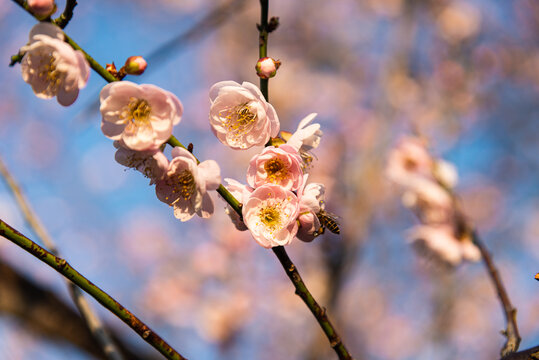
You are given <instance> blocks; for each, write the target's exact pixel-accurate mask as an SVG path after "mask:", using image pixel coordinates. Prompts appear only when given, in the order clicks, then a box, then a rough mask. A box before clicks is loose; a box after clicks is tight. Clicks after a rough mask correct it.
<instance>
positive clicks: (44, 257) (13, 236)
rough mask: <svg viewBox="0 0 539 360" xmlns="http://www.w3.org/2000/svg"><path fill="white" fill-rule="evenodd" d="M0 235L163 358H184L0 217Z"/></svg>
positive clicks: (131, 315)
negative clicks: (73, 286)
mask: <svg viewBox="0 0 539 360" xmlns="http://www.w3.org/2000/svg"><path fill="white" fill-rule="evenodd" d="M0 235H1V236H3V237H5V238H6V239H8V240H10V241H11V242H13V243H15V244H16V245H18V246H19V247H21V248H22V249H24V250H26V251H27V252H29V253H30V254H32V255H33V256H35V257H36V258H37V259H39V260H41V261H43V262H44V263H46V264H47V265H49V266H50V267H52V268H53V269H55V270H56V271H58V272H59V273H60V274H62V275H64V276H65V277H66V278H67V279H69V280H71V281H72V282H74V283H75V284H76V285H77V286H79V287H80V288H81V289H82V290H84V291H86V292H87V293H88V294H90V295H91V296H92V297H93V298H94V299H96V300H97V301H98V302H99V303H100V304H101V305H103V306H104V307H106V308H107V309H109V310H110V311H111V312H112V313H114V314H115V315H116V316H118V317H119V318H120V319H121V320H122V321H123V322H124V323H126V324H127V325H129V327H130V328H132V329H133V330H134V331H135V332H136V333H137V334H139V335H140V336H141V337H142V338H143V339H144V340H145V341H146V342H147V343H149V344H150V345H152V346H153V347H154V348H155V349H157V350H158V351H159V352H160V353H161V354H163V355H164V356H165V357H166V358H167V359H171V360H182V359H185V358H184V357H183V356H181V355H180V354H179V353H178V352H177V351H176V350H175V349H174V348H172V347H171V346H170V345H169V344H168V343H167V342H166V341H165V340H163V339H162V338H161V337H160V336H159V335H158V334H157V333H155V332H154V331H153V330H152V329H150V328H149V327H148V326H147V325H146V324H144V323H143V322H142V321H141V320H140V319H139V318H137V317H136V316H135V315H134V314H133V313H131V312H130V311H129V310H127V309H126V308H125V307H124V306H122V305H121V304H120V303H118V302H117V301H116V300H115V299H113V298H112V297H111V296H110V295H109V294H107V293H106V292H104V291H103V290H101V289H100V288H98V287H97V286H95V285H94V284H93V283H92V282H91V281H90V280H88V279H87V278H85V277H84V276H83V275H82V274H81V273H79V272H78V271H77V270H76V269H75V268H73V267H72V266H71V265H69V263H68V262H67V261H66V260H65V259H62V258H60V257H58V256H55V255H53V254H51V253H50V252H49V251H47V250H46V249H44V248H43V247H41V246H39V245H38V244H36V243H35V242H33V241H32V240H30V239H28V238H27V237H26V236H24V235H22V234H21V233H20V232H18V231H17V230H15V229H13V228H12V227H11V226H9V225H8V224H6V223H5V222H4V221H3V220H1V219H0Z"/></svg>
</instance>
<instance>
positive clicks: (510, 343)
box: [472, 231, 539, 359]
mask: <svg viewBox="0 0 539 360" xmlns="http://www.w3.org/2000/svg"><path fill="white" fill-rule="evenodd" d="M472 239H473V242H474V244H475V245H476V246H477V247H478V248H479V251H481V256H482V258H483V262H484V263H485V266H486V268H487V270H488V274H489V276H490V279H491V280H492V284H493V285H494V287H495V288H496V292H497V293H498V298H499V299H500V303H501V305H502V309H503V313H504V315H505V320H506V323H507V328H506V329H505V330H504V331H503V332H502V333H503V335H504V336H505V337H507V341H506V342H505V344H504V346H503V348H502V350H501V355H502V357H503V356H506V355H509V354H511V353H513V352H515V351H517V350H518V346H519V345H520V340H521V338H520V334H519V332H518V327H517V319H516V317H517V309H516V308H514V307H513V305H511V301H510V300H509V296H508V295H507V292H506V291H505V287H504V285H503V283H502V279H501V277H500V274H499V273H498V270H497V269H496V266H495V265H494V261H493V260H492V256H491V255H490V253H489V251H488V250H487V248H486V247H485V245H484V244H483V242H482V241H481V239H480V238H479V235H478V234H477V232H475V231H473V232H472ZM531 359H539V357H536V358H531Z"/></svg>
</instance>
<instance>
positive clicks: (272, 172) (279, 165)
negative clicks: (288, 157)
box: [264, 158, 288, 183]
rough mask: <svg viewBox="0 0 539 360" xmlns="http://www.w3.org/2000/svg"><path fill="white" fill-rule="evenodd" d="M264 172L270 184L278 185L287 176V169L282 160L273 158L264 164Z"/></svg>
mask: <svg viewBox="0 0 539 360" xmlns="http://www.w3.org/2000/svg"><path fill="white" fill-rule="evenodd" d="M264 170H265V171H266V174H267V175H268V180H269V181H270V182H272V183H278V182H279V181H282V180H285V179H286V178H287V176H288V167H287V166H286V164H285V163H284V161H283V160H281V159H279V158H273V159H270V160H268V161H266V162H265V163H264Z"/></svg>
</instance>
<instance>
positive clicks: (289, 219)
mask: <svg viewBox="0 0 539 360" xmlns="http://www.w3.org/2000/svg"><path fill="white" fill-rule="evenodd" d="M298 214H299V202H298V198H297V197H296V195H294V193H293V192H291V191H288V190H286V189H284V188H283V187H281V186H278V185H273V184H267V185H263V186H260V187H259V188H257V189H255V190H254V191H253V192H252V193H251V196H250V197H249V199H248V200H247V201H246V202H245V203H244V204H243V220H244V221H245V225H247V227H248V228H249V230H250V231H251V234H252V235H253V237H254V239H255V241H256V242H257V243H258V244H260V245H261V246H263V247H265V248H271V247H274V246H282V245H288V244H290V242H292V239H293V238H294V236H295V235H296V233H297V232H298V223H297V221H296V219H297V217H298Z"/></svg>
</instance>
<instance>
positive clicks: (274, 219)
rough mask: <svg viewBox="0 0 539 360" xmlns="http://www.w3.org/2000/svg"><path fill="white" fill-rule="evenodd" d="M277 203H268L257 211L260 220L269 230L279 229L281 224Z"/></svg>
mask: <svg viewBox="0 0 539 360" xmlns="http://www.w3.org/2000/svg"><path fill="white" fill-rule="evenodd" d="M279 210H280V209H279V206H278V205H268V206H266V207H264V208H262V209H260V212H259V213H258V217H259V219H260V221H262V223H263V224H264V225H266V227H268V228H269V229H270V230H271V231H275V230H276V229H279V228H280V226H281V212H280V211H279Z"/></svg>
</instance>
